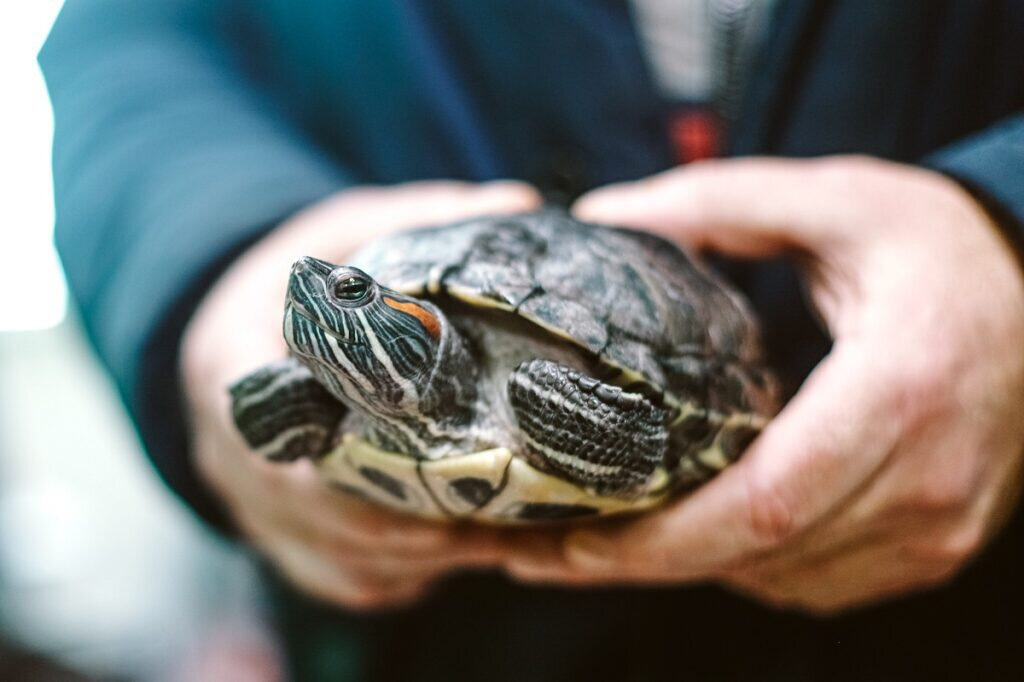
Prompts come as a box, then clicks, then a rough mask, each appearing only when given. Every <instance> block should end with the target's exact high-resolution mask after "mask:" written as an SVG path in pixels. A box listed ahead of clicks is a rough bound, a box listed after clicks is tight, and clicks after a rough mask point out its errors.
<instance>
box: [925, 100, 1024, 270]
mask: <svg viewBox="0 0 1024 682" xmlns="http://www.w3.org/2000/svg"><path fill="white" fill-rule="evenodd" d="M925 165H926V166H928V167H930V168H932V169H934V170H938V171H941V172H943V173H946V174H947V175H950V176H952V177H953V178H955V179H956V180H958V181H959V182H960V183H961V184H963V185H964V186H965V187H966V188H967V189H968V190H970V191H971V192H972V193H973V194H974V195H975V197H977V198H978V199H979V200H980V201H981V202H982V204H984V205H985V206H986V208H988V210H989V211H990V212H991V213H992V215H993V216H994V217H995V218H996V219H997V220H998V221H999V222H1000V223H1001V225H1002V226H1003V227H1004V228H1005V230H1006V233H1007V236H1008V237H1010V238H1011V239H1012V240H1013V242H1014V243H1015V245H1016V246H1017V247H1018V250H1019V251H1020V252H1021V253H1024V248H1022V247H1024V113H1021V114H1017V115H1014V116H1011V117H1010V118H1007V119H1004V120H1003V121H1001V122H999V123H997V124H995V125H993V126H991V127H989V128H986V129H985V130H982V131H981V132H978V133H975V134H974V135H971V136H969V137H967V138H965V139H963V140H960V141H958V142H956V143H955V144H952V145H950V146H948V147H944V148H942V149H940V150H938V151H937V152H935V153H933V154H931V155H930V156H929V157H928V158H927V159H925Z"/></svg>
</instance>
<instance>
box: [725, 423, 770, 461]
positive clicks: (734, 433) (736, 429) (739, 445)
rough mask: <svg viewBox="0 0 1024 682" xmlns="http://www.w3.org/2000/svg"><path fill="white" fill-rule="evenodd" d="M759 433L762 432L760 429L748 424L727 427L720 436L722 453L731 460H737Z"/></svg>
mask: <svg viewBox="0 0 1024 682" xmlns="http://www.w3.org/2000/svg"><path fill="white" fill-rule="evenodd" d="M758 433H760V430H759V429H756V428H754V427H753V426H749V425H747V424H737V425H734V426H728V427H726V428H725V429H724V430H723V431H722V434H721V435H720V436H719V437H718V438H719V445H720V446H721V448H722V453H723V454H724V455H725V456H726V458H728V459H729V461H730V462H732V461H735V460H736V459H738V458H739V456H740V455H742V454H743V451H744V450H746V449H747V446H748V445H750V444H751V443H752V442H753V440H754V439H755V438H757V434H758Z"/></svg>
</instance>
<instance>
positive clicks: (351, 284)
mask: <svg viewBox="0 0 1024 682" xmlns="http://www.w3.org/2000/svg"><path fill="white" fill-rule="evenodd" d="M369 290H370V284H369V282H367V281H366V280H365V279H363V278H362V277H355V276H351V277H345V278H343V279H339V280H338V281H337V282H335V283H334V295H335V296H336V297H337V298H339V299H341V300H342V301H361V300H363V299H364V298H366V293H367V292H368V291H369Z"/></svg>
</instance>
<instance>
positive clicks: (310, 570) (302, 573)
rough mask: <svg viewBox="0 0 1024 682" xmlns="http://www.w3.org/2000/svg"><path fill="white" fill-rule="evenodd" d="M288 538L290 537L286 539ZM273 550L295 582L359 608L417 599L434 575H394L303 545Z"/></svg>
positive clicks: (321, 597) (312, 592)
mask: <svg viewBox="0 0 1024 682" xmlns="http://www.w3.org/2000/svg"><path fill="white" fill-rule="evenodd" d="M285 542H286V541H285ZM281 547H282V546H281V545H279V546H278V551H277V552H275V553H272V556H273V557H274V558H275V560H276V561H275V564H276V566H278V568H279V569H280V570H281V571H282V572H283V573H284V575H285V576H286V577H287V578H288V579H289V581H290V582H292V584H294V585H296V586H297V587H298V588H299V589H301V590H302V591H304V592H306V593H308V594H310V595H312V596H313V597H315V598H317V599H319V600H321V601H325V602H329V603H333V604H337V605H339V606H343V607H345V608H350V609H357V610H369V609H380V608H387V607H392V606H400V605H404V604H407V603H409V602H411V601H414V600H415V599H416V598H418V597H419V596H421V595H422V594H423V592H424V591H425V590H426V588H427V586H428V585H429V583H430V580H431V579H432V577H433V576H430V577H426V578H423V579H421V578H417V577H412V576H408V575H404V576H394V575H389V574H385V573H382V572H380V571H373V570H364V569H360V568H358V567H353V566H346V565H339V564H337V563H334V562H332V561H331V560H330V558H329V557H325V556H323V555H322V554H321V553H318V552H315V551H312V552H311V551H309V550H308V548H305V547H302V546H292V547H291V548H290V549H284V550H282V548H281Z"/></svg>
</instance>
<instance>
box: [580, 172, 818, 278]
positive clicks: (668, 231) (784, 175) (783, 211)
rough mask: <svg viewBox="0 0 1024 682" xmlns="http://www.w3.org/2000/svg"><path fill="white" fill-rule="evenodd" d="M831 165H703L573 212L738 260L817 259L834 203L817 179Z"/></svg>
mask: <svg viewBox="0 0 1024 682" xmlns="http://www.w3.org/2000/svg"><path fill="white" fill-rule="evenodd" d="M827 164H828V162H827V161H820V160H811V161H809V160H786V159H767V158H747V159H733V160H718V161H704V162H700V163H695V164H690V165H688V166H685V167H680V168H676V169H673V170H670V171H666V172H664V173H661V174H659V175H655V176H652V177H650V178H646V179H644V180H640V181H637V182H628V183H621V184H617V185H609V186H607V187H603V188H600V189H597V190H594V191H592V192H590V193H588V194H586V195H584V196H583V197H582V198H581V199H580V200H579V201H578V202H576V204H575V205H574V206H573V213H574V214H575V215H576V216H577V217H579V218H580V219H583V220H589V221H593V222H601V223H612V224H619V225H626V226H631V227H637V228H641V229H644V230H647V231H650V232H654V233H656V234H660V235H661V236H663V237H666V238H668V239H670V240H672V241H677V242H681V243H682V244H684V245H686V246H688V247H690V248H694V249H711V250H714V251H719V252H722V253H724V254H727V255H730V256H735V257H739V258H767V257H770V256H774V255H778V254H779V253H781V252H786V251H794V250H795V251H812V252H819V253H820V251H821V250H822V249H823V248H824V247H825V246H826V244H825V241H826V240H827V237H828V233H827V232H826V231H825V227H826V225H827V224H828V223H829V222H834V216H835V215H836V212H837V209H836V201H837V197H836V196H834V194H833V192H831V191H828V188H827V187H825V186H824V185H823V183H822V181H821V173H820V172H818V171H819V170H820V169H821V168H822V167H823V166H826V165H827Z"/></svg>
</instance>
